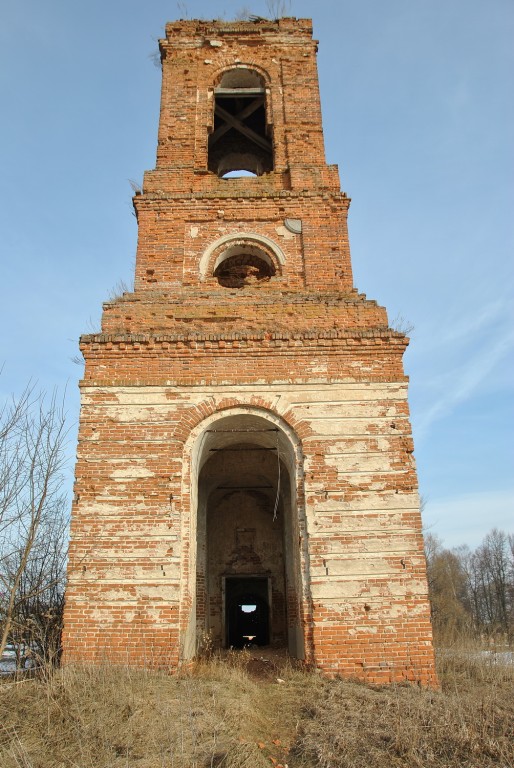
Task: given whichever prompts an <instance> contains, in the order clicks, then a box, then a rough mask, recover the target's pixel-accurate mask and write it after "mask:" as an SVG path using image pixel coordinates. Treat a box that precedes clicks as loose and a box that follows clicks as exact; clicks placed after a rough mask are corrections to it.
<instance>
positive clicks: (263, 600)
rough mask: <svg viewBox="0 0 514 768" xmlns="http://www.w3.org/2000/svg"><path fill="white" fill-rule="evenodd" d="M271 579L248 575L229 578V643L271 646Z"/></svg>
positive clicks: (226, 602)
mask: <svg viewBox="0 0 514 768" xmlns="http://www.w3.org/2000/svg"><path fill="white" fill-rule="evenodd" d="M268 591H269V581H268V579H267V578H261V577H253V578H252V577H246V578H237V577H236V578H227V579H225V615H226V621H225V624H226V633H227V637H226V645H227V647H228V648H244V647H245V646H246V645H269V643H270V633H269V620H270V606H269V598H268Z"/></svg>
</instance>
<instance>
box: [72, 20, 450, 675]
mask: <svg viewBox="0 0 514 768" xmlns="http://www.w3.org/2000/svg"><path fill="white" fill-rule="evenodd" d="M315 49H316V46H315V42H313V41H312V37H311V27H310V22H309V21H307V20H292V19H283V20H281V21H280V22H279V23H274V22H273V23H272V22H259V23H255V24H254V23H234V24H224V23H216V22H196V21H188V22H176V23H174V24H170V25H168V26H167V28H166V39H165V40H164V41H161V51H162V54H163V89H162V102H161V118H160V126H159V141H158V151H157V165H156V169H155V170H153V171H150V172H148V173H147V174H146V175H145V181H144V189H143V193H142V194H141V195H137V196H136V198H135V207H136V211H137V215H138V222H139V239H138V253H137V261H136V281H135V291H134V292H133V293H127V294H124V295H123V296H120V297H119V298H117V299H115V300H113V301H110V302H108V303H107V304H105V305H104V313H103V320H102V333H101V334H98V335H91V336H84V337H82V339H81V350H82V352H83V354H84V357H85V360H86V368H85V374H84V379H83V382H82V384H81V392H82V408H81V420H80V432H79V446H78V455H77V466H76V484H75V501H74V507H73V520H72V541H71V547H70V560H69V587H68V592H67V601H66V612H65V635H64V639H65V657H66V659H68V660H76V659H80V660H90V661H93V662H97V661H100V660H111V661H115V662H119V663H130V664H150V665H157V666H165V667H170V666H171V667H174V666H176V665H177V664H179V663H180V662H181V661H184V660H187V659H188V658H190V657H191V656H192V655H193V654H194V652H195V649H196V647H197V646H198V644H199V641H200V639H201V636H202V634H203V633H206V632H210V633H212V635H213V639H214V641H215V642H216V643H217V644H223V643H225V642H226V640H227V634H226V627H227V626H228V624H229V623H230V621H231V619H230V618H229V606H228V603H227V604H226V598H225V591H224V590H225V589H226V588H227V589H228V587H227V584H228V581H227V580H230V579H234V578H240V577H241V578H242V577H243V576H245V575H246V576H249V577H250V578H260V579H261V581H262V579H264V578H266V579H268V580H269V585H270V586H269V589H270V606H269V610H270V622H271V627H270V636H269V639H270V641H271V642H284V643H285V642H288V644H289V648H290V651H291V652H292V653H295V654H296V655H298V656H300V657H302V658H306V659H307V661H309V662H311V663H313V664H316V665H318V666H319V667H321V668H322V669H324V670H325V671H326V672H327V673H329V674H336V673H341V674H346V675H352V676H357V677H359V678H361V679H364V680H367V681H369V682H379V683H381V682H388V681H395V680H404V679H408V680H417V681H420V682H421V683H423V684H434V683H435V673H434V663H433V651H432V645H431V628H430V621H429V607H428V599H427V586H426V577H425V562H424V557H423V546H422V538H421V521H420V515H419V499H418V492H417V479H416V470H415V465H414V460H413V444H412V437H411V428H410V422H409V412H408V404H407V382H406V377H405V375H404V372H403V363H402V355H403V352H404V350H405V347H406V344H407V340H406V339H405V337H404V336H403V335H402V334H400V333H397V332H395V331H392V330H391V329H389V328H388V322H387V315H386V312H385V310H384V309H383V308H382V307H379V306H377V304H376V303H375V302H373V301H369V300H367V299H366V297H365V296H363V295H362V294H359V293H358V292H357V291H356V290H355V288H354V286H353V280H352V274H351V264H350V252H349V244H348V235H347V228H346V215H347V211H348V205H349V200H348V198H347V197H346V196H345V195H344V194H342V193H341V192H340V191H339V181H338V175H337V169H336V168H333V167H330V166H327V165H326V164H325V159H324V152H323V140H322V129H321V116H320V107H319V95H318V87H317V72H316V61H315ZM245 67H246V68H248V69H249V70H252V71H254V72H257V73H258V74H259V76H260V78H261V80H262V82H264V83H265V103H266V119H267V124H268V129H267V135H268V137H269V138H270V141H271V142H272V146H273V170H272V171H270V172H269V173H265V174H264V175H261V176H258V177H255V178H243V179H223V178H219V177H218V176H217V175H216V174H215V173H213V172H210V171H209V170H208V162H209V160H208V155H209V149H208V139H209V133H210V132H212V131H213V130H214V122H213V111H214V101H215V98H216V92H215V87H216V86H217V84H218V83H219V82H220V78H221V77H222V76H223V73H224V72H225V71H228V70H231V69H232V68H236V69H237V68H245ZM245 103H246V102H245ZM288 220H295V222H296V223H295V222H293V223H294V224H295V225H294V226H292V227H291V226H289V224H290V222H289V221H288ZM298 221H301V227H298V226H297V223H298ZM291 230H293V231H291ZM300 230H301V231H300ZM239 248H242V249H243V251H244V252H246V253H249V254H257V257H258V258H259V259H261V260H263V261H261V263H263V264H265V265H267V266H266V270H268V272H267V273H266V274H269V275H271V276H270V277H266V279H265V280H262V281H260V282H259V281H258V280H257V281H255V280H254V281H253V282H252V280H251V279H249V280H248V282H247V283H246V284H244V285H242V286H241V287H239V288H234V287H231V288H226V287H224V286H223V285H222V284H220V282H219V280H218V278H217V276H216V274H217V273H216V269H217V266H218V264H219V263H222V262H223V259H224V258H225V257H226V254H227V253H228V254H229V255H230V254H232V253H235V254H237V253H238V249H239ZM227 249H232V250H227ZM245 249H246V251H245ZM257 257H256V258H257ZM252 258H254V257H253V256H251V258H250V259H247V260H246V261H244V259H243V260H241V261H239V262H237V263H236V267H235V272H234V274H235V275H236V276H237V275H238V274H239V272H237V270H238V269H241V268H242V269H246V268H247V267H246V266H245V265H250V268H249V272H248V274H250V277H251V274H252V273H251V269H252V265H253V263H254V262H253V261H252ZM241 264H242V265H243V267H241V266H238V265H241ZM266 270H264V272H266ZM257 271H258V270H257ZM215 273H216V274H215ZM254 273H255V271H254ZM245 274H246V273H245ZM263 274H264V273H263ZM259 451H261V453H259ZM276 488H278V491H279V493H278V495H277V499H275V491H276ZM227 599H228V598H227Z"/></svg>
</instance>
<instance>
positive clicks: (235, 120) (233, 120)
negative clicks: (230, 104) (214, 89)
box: [211, 99, 272, 152]
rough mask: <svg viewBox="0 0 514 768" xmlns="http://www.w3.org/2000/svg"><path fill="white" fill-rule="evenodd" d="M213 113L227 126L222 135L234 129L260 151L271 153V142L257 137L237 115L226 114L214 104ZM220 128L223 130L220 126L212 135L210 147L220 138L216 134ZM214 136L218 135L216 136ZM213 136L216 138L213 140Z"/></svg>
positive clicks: (224, 110)
mask: <svg viewBox="0 0 514 768" xmlns="http://www.w3.org/2000/svg"><path fill="white" fill-rule="evenodd" d="M256 101H257V99H256ZM253 103H254V102H252V105H253ZM252 105H248V107H245V109H249V107H250V106H252ZM257 106H259V105H257ZM256 108H257V107H255V109H256ZM214 111H215V113H216V114H217V115H218V117H221V119H222V120H224V121H225V123H226V124H227V127H226V130H224V131H223V133H225V132H226V131H228V130H229V128H235V129H236V131H239V133H242V134H243V136H246V138H247V139H250V141H253V142H254V144H257V145H258V146H259V147H261V148H262V149H265V150H266V151H267V152H271V150H272V147H271V142H269V141H268V139H265V138H264V137H262V136H259V134H258V133H256V132H255V131H253V130H252V129H251V128H248V126H247V125H245V124H244V123H243V122H242V120H240V119H239V115H231V114H230V112H227V110H226V109H223V107H220V105H219V104H216V106H215V109H214ZM243 111H245V110H243ZM253 111H254V110H253V109H252V112H253ZM250 114H251V113H250ZM221 128H225V126H220V128H217V129H216V131H215V132H214V133H213V134H212V136H211V146H212V144H213V143H214V142H215V141H218V139H219V138H220V134H218V131H220V130H221ZM216 134H218V135H217V136H216ZM221 135H222V134H221ZM215 136H216V138H215V139H214V137H215Z"/></svg>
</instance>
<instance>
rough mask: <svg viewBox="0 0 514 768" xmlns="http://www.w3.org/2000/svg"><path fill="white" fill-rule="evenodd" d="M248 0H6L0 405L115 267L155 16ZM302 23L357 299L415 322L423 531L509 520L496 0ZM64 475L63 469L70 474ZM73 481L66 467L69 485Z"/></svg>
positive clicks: (512, 107)
mask: <svg viewBox="0 0 514 768" xmlns="http://www.w3.org/2000/svg"><path fill="white" fill-rule="evenodd" d="M244 6H247V7H248V8H249V9H250V10H251V12H253V13H256V14H261V15H268V14H267V9H266V3H265V2H264V0H251V1H250V2H246V3H245V2H239V1H237V2H232V1H231V0H230V1H226V0H220V2H219V3H215V4H214V3H208V2H204V1H203V0H188V2H187V3H186V4H185V6H184V4H183V5H182V10H181V9H179V7H178V5H177V4H175V3H174V2H173V1H172V2H164V1H162V0H146V2H144V3H141V2H139V1H137V2H136V0H108V1H107V2H106V0H103V1H102V2H101V1H100V0H89V2H87V3H79V2H77V1H76V0H46V1H45V2H44V3H42V2H41V1H40V0H37V1H36V0H23V1H20V2H16V3H15V2H7V3H6V4H4V7H3V12H2V24H1V26H0V104H1V107H2V120H1V121H0V169H1V191H0V198H1V199H0V203H1V204H0V233H1V234H0V257H1V265H2V272H1V275H2V279H1V281H0V307H1V314H2V323H1V336H0V361H1V362H3V372H2V375H1V377H0V396H1V397H6V396H8V395H9V393H10V392H20V391H21V389H22V388H23V386H24V384H25V383H26V382H27V381H28V380H29V379H32V380H37V381H38V382H39V384H40V386H41V387H43V388H45V389H47V390H52V389H53V388H54V387H58V388H59V390H60V391H64V389H65V388H66V399H67V404H68V411H69V418H70V424H71V425H72V429H71V437H70V446H69V451H70V456H71V457H73V455H74V439H75V434H76V422H77V418H78V391H77V380H78V378H79V377H80V374H81V368H80V367H79V366H77V365H76V364H74V363H73V362H72V358H73V356H74V355H76V353H77V341H78V338H79V336H80V334H81V333H83V332H88V331H89V330H90V329H91V328H92V327H94V326H95V324H96V323H97V321H98V319H99V317H100V313H101V304H102V301H104V300H106V299H107V298H108V296H109V293H110V291H111V290H112V289H113V288H114V286H115V285H116V284H117V283H118V281H120V280H125V281H126V282H129V281H130V279H131V274H132V271H133V266H134V257H135V248H136V234H137V232H136V222H135V218H134V217H133V216H132V206H131V195H132V192H131V188H130V184H129V181H128V180H129V179H134V180H136V181H141V180H142V175H143V172H144V170H145V169H150V168H152V167H153V166H154V163H155V149H156V136H157V120H158V110H159V89H160V72H159V70H158V69H157V68H156V67H155V66H154V64H153V63H152V60H151V54H152V53H153V52H154V51H155V50H156V49H157V42H156V41H157V39H158V38H159V37H160V36H162V34H163V29H164V24H165V22H166V21H168V20H172V19H174V18H180V17H183V16H184V13H183V9H184V7H186V8H187V13H188V15H189V17H191V18H196V17H198V16H200V17H204V18H212V17H221V18H226V19H230V18H233V17H234V15H235V13H236V12H237V11H239V10H241V9H242V8H243V7H244ZM290 15H293V16H297V17H312V18H313V21H314V30H315V36H316V37H317V38H318V39H319V40H320V50H319V74H320V87H321V97H322V109H323V119H324V131H325V143H326V150H327V159H328V162H330V163H337V164H338V165H339V168H340V174H341V181H342V186H343V189H344V190H345V191H346V192H347V193H348V194H349V196H350V197H351V198H352V206H351V209H350V219H349V226H350V239H351V245H352V258H353V268H354V276H355V283H356V286H357V287H358V289H359V290H360V291H362V292H364V293H366V294H367V295H368V297H369V298H372V299H376V300H378V301H379V303H381V304H383V305H385V306H386V307H387V309H388V312H389V317H390V319H391V320H394V319H395V318H397V317H399V318H403V320H404V321H405V322H406V323H408V324H410V325H413V326H414V331H413V332H412V333H411V339H412V341H411V346H410V348H409V350H408V352H407V354H406V358H405V366H406V370H407V373H408V374H409V375H410V378H411V386H410V402H411V412H412V422H413V431H414V439H415V445H416V458H417V464H418V471H419V479H420V488H421V493H422V494H423V496H424V498H425V500H426V506H425V511H424V521H425V525H426V527H427V528H428V529H429V530H430V531H431V532H433V533H436V534H437V535H439V536H440V537H441V538H442V539H443V541H444V542H445V544H446V545H447V546H455V545H458V544H461V543H468V544H469V545H470V546H476V545H477V544H478V543H479V542H480V540H481V538H482V537H483V536H484V534H485V533H486V532H487V531H488V530H490V529H491V528H492V527H493V526H497V527H500V528H503V529H505V530H510V531H512V530H514V524H513V521H514V504H513V501H514V472H513V456H514V450H513V439H512V438H513V431H514V430H513V417H514V413H513V411H514V408H513V402H514V398H513V391H512V390H513V375H512V374H513V367H514V366H513V347H514V322H513V319H514V318H513V317H512V314H513V310H512V307H513V306H514V302H513V295H512V294H513V285H514V281H513V279H512V278H513V274H512V272H513V250H514V249H513V245H514V242H513V241H514V225H513V213H512V211H513V208H514V173H513V171H514V149H513V147H514V141H513V137H514V100H513V98H512V82H513V75H514V46H513V45H512V40H514V3H512V0H489V2H487V3H484V2H483V1H482V2H478V0H451V1H450V2H449V1H448V0H430V2H429V0H360V2H352V3H349V2H344V1H343V0H318V2H317V3H309V2H304V1H303V0H292V3H291V12H290ZM71 463H72V462H71ZM71 475H72V469H70V486H71Z"/></svg>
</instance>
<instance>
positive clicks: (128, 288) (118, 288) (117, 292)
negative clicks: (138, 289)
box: [109, 280, 134, 301]
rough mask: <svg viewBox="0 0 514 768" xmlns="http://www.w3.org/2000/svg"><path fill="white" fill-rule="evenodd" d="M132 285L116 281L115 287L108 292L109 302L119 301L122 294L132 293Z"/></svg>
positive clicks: (123, 281)
mask: <svg viewBox="0 0 514 768" xmlns="http://www.w3.org/2000/svg"><path fill="white" fill-rule="evenodd" d="M133 290H134V287H133V285H129V284H128V283H127V282H125V280H118V282H117V283H116V285H115V286H114V287H113V288H111V290H110V291H109V301H116V299H120V298H121V297H122V296H123V294H124V293H132V291H133Z"/></svg>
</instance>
